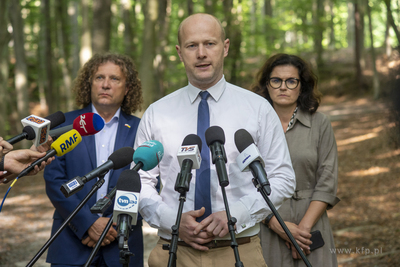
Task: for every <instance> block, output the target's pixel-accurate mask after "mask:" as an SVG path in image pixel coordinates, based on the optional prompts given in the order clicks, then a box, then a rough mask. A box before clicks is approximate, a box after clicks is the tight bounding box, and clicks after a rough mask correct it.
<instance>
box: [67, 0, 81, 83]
mask: <svg viewBox="0 0 400 267" xmlns="http://www.w3.org/2000/svg"><path fill="white" fill-rule="evenodd" d="M78 7H79V4H78V1H70V2H69V8H68V9H69V10H70V12H68V13H69V16H70V24H71V39H72V40H71V43H72V64H71V66H72V69H71V77H73V78H74V77H76V75H77V74H78V71H79V67H80V64H79V50H80V44H79V25H78V12H79V10H78V9H79V8H78ZM71 89H72V88H70V89H69V90H71Z"/></svg>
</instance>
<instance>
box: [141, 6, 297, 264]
mask: <svg viewBox="0 0 400 267" xmlns="http://www.w3.org/2000/svg"><path fill="white" fill-rule="evenodd" d="M178 42H179V45H177V46H176V50H177V52H178V55H179V57H180V59H181V61H182V62H183V63H184V65H185V69H186V74H187V77H188V80H189V84H188V86H186V87H184V88H181V89H179V90H177V91H175V92H173V93H171V94H170V95H168V96H166V97H164V98H162V99H160V100H158V101H157V102H155V103H153V104H152V105H150V106H149V108H148V109H147V110H146V112H145V113H144V115H143V117H142V120H141V122H140V125H139V128H138V131H137V135H136V140H135V146H134V148H137V147H138V146H139V145H141V144H142V143H143V142H145V141H147V140H158V141H160V142H161V143H162V144H163V146H164V157H163V159H162V160H161V162H160V164H159V166H158V167H156V168H154V169H153V170H151V171H148V172H144V171H141V173H140V176H141V181H142V190H141V195H140V198H141V199H140V204H139V209H140V213H141V214H142V216H143V218H144V219H145V220H146V221H147V222H148V223H149V224H150V225H151V226H152V227H155V228H157V229H158V235H159V236H160V240H159V242H158V244H157V246H156V247H155V248H154V249H153V251H152V252H151V254H150V258H149V266H150V267H153V266H165V264H166V262H168V258H169V253H168V251H165V250H162V244H164V243H168V241H170V240H171V226H172V225H174V224H175V220H176V215H177V212H178V206H179V193H178V192H176V191H175V190H174V185H175V180H176V177H177V174H178V173H179V172H180V167H179V163H178V159H177V156H176V154H177V152H178V149H179V148H180V146H181V144H182V141H183V139H184V138H185V136H187V135H188V134H194V133H196V132H197V117H198V107H199V103H200V101H201V97H199V93H200V92H203V91H207V92H208V93H209V94H210V96H209V97H208V99H207V100H206V101H207V103H208V107H209V125H210V126H213V125H217V126H219V127H221V128H222V129H223V130H224V133H225V139H226V142H225V151H226V156H227V164H226V168H227V172H228V177H229V185H228V186H227V187H226V188H225V190H226V194H227V198H228V203H229V209H230V212H231V215H232V217H235V218H236V219H237V223H236V225H235V228H236V239H237V242H238V244H239V247H238V248H239V255H240V259H241V261H242V262H243V264H244V266H252V267H254V266H266V264H265V262H264V260H263V257H262V254H261V247H260V241H259V238H258V236H257V234H258V232H259V222H260V221H261V220H263V219H264V218H265V217H266V215H268V214H269V213H270V212H271V211H270V209H269V207H268V205H267V204H266V202H265V200H264V199H263V198H262V196H261V194H260V193H258V192H257V190H256V188H255V187H254V185H253V184H252V181H251V179H252V175H251V173H250V172H246V173H245V172H241V171H240V170H239V167H238V165H237V164H236V158H237V156H238V155H239V152H238V150H237V148H236V146H235V144H234V134H235V132H236V131H237V130H239V129H246V130H247V131H248V132H249V133H250V134H251V135H252V137H253V139H254V140H255V143H256V145H257V147H258V148H259V150H260V153H261V155H262V157H263V159H264V161H265V170H266V173H267V174H268V178H269V181H270V184H271V190H272V193H271V195H270V199H271V201H272V202H273V203H274V205H275V207H276V208H279V206H280V205H281V204H282V202H283V201H284V200H285V199H286V198H289V197H291V196H292V194H293V192H294V188H295V177H294V172H293V169H292V165H291V161H290V156H289V151H288V148H287V144H286V140H285V136H284V133H283V130H282V126H281V124H280V121H279V118H278V116H277V115H276V113H275V112H274V110H273V108H272V107H271V106H270V105H269V103H268V102H267V101H266V100H265V99H263V98H261V97H259V96H257V95H255V94H254V93H252V92H250V91H248V90H245V89H243V88H240V87H237V86H235V85H232V84H230V83H227V82H226V81H225V78H224V75H223V64H224V58H225V57H226V56H227V55H228V49H229V39H225V32H224V30H223V27H222V25H221V23H220V22H219V20H218V19H216V18H215V17H213V16H211V15H208V14H194V15H192V16H190V17H188V18H186V19H185V20H184V21H183V22H182V23H181V25H180V27H179V31H178ZM237 49H238V48H237ZM205 146H207V145H206V144H203V149H204V147H205ZM209 169H210V176H211V177H210V197H211V210H212V213H211V214H210V215H209V216H207V217H206V218H204V219H203V220H202V221H201V222H197V221H196V218H198V217H201V216H202V215H203V214H204V212H205V209H204V207H202V208H200V209H195V208H194V207H195V204H194V203H195V198H196V196H195V187H196V179H197V178H196V175H195V171H193V178H192V180H191V184H190V189H189V191H188V193H187V196H186V202H185V205H184V210H183V215H182V219H181V223H180V228H179V238H180V241H179V243H178V250H177V266H224V265H225V266H233V264H235V257H234V253H233V250H232V248H231V247H230V241H228V242H227V240H230V235H229V230H228V219H227V215H226V211H225V206H224V202H223V197H222V193H221V188H220V186H219V182H218V177H217V173H216V170H215V166H214V165H213V164H212V163H210V166H209ZM157 176H159V177H160V179H161V184H162V189H161V192H160V193H158V192H157V190H156V189H155V186H156V184H157Z"/></svg>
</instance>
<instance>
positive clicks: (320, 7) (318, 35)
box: [314, 0, 324, 67]
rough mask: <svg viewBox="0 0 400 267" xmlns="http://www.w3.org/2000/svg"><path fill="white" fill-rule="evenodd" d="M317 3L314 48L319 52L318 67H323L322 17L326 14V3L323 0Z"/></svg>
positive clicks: (318, 0)
mask: <svg viewBox="0 0 400 267" xmlns="http://www.w3.org/2000/svg"><path fill="white" fill-rule="evenodd" d="M316 1H317V5H316V12H315V13H314V14H315V17H314V29H315V34H314V49H315V52H316V54H317V65H318V67H321V66H322V65H323V60H322V53H323V48H322V36H323V31H324V29H323V26H322V25H321V19H322V17H323V16H324V3H323V0H316Z"/></svg>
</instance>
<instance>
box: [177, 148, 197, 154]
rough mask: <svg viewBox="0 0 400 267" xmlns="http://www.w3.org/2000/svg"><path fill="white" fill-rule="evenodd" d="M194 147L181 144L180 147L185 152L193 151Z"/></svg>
mask: <svg viewBox="0 0 400 267" xmlns="http://www.w3.org/2000/svg"><path fill="white" fill-rule="evenodd" d="M195 148H196V147H195V146H183V147H181V152H182V153H185V152H192V151H194V149H195Z"/></svg>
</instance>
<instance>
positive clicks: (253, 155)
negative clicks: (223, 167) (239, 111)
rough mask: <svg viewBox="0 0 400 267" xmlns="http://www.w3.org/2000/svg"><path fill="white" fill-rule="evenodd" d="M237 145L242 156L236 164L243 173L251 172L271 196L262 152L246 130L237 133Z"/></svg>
mask: <svg viewBox="0 0 400 267" xmlns="http://www.w3.org/2000/svg"><path fill="white" fill-rule="evenodd" d="M235 144H236V147H237V149H238V150H239V152H240V154H239V156H238V157H237V158H236V163H237V164H238V166H239V169H240V170H241V171H248V170H249V169H250V170H251V173H252V174H253V176H254V178H255V179H256V180H257V181H258V182H259V184H260V185H261V186H262V187H265V190H266V192H267V194H268V195H269V194H271V188H270V184H269V181H268V178H267V174H266V172H265V169H264V166H265V163H264V160H263V158H262V157H261V154H260V151H259V150H258V148H257V146H256V145H255V144H254V140H253V137H251V135H250V134H249V132H248V131H246V130H245V129H240V130H237V131H236V133H235Z"/></svg>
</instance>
